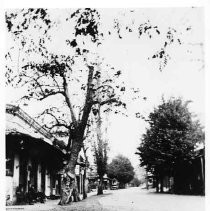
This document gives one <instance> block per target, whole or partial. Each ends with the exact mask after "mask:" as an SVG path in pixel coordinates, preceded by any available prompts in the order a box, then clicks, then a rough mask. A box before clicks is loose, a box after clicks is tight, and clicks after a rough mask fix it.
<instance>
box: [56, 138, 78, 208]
mask: <svg viewBox="0 0 210 211" xmlns="http://www.w3.org/2000/svg"><path fill="white" fill-rule="evenodd" d="M80 140H81V139H73V140H72V147H71V152H70V155H69V158H68V163H67V165H66V166H65V167H64V174H63V178H62V185H61V199H60V202H59V205H65V204H69V203H70V202H71V201H72V197H73V200H74V201H79V200H80V199H79V193H78V187H77V182H76V175H75V167H76V164H77V159H78V155H79V152H80V150H81V147H82V145H81V142H80Z"/></svg>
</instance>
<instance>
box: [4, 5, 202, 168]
mask: <svg viewBox="0 0 210 211" xmlns="http://www.w3.org/2000/svg"><path fill="white" fill-rule="evenodd" d="M127 10H128V9H127ZM125 11H126V9H120V10H119V9H99V12H100V13H101V20H102V23H103V24H102V26H101V27H104V28H103V29H105V30H109V29H110V27H112V25H111V23H112V22H111V20H112V19H113V17H115V16H116V15H118V17H119V16H121V17H122V18H123V20H124V22H122V24H126V23H130V22H132V21H133V20H134V21H135V23H136V25H138V24H140V23H142V22H144V21H147V20H149V21H150V22H151V23H152V24H154V25H158V26H159V27H160V29H161V32H163V35H162V34H161V36H155V38H154V39H149V38H148V37H146V36H143V38H141V39H139V38H138V36H135V35H134V34H132V33H131V34H129V35H128V34H126V32H125V31H122V35H123V36H124V37H125V38H124V39H118V37H117V36H112V37H109V38H105V40H104V42H103V44H102V45H101V46H100V47H99V49H98V53H99V54H100V55H101V56H102V57H104V58H105V60H106V62H108V63H109V64H111V65H112V66H114V67H115V68H116V69H120V70H122V73H123V74H122V77H123V79H124V81H125V84H126V89H127V90H130V89H131V88H132V87H134V88H138V89H139V90H140V94H141V96H142V98H143V97H146V98H147V100H143V99H141V100H139V101H138V102H136V101H133V100H132V98H131V93H130V92H129V91H128V92H126V93H127V94H126V98H125V101H126V103H127V108H128V109H127V113H128V117H125V116H120V115H110V117H109V120H108V123H107V124H108V130H107V133H108V134H107V136H108V140H109V146H110V152H109V157H110V160H111V159H112V158H113V157H114V156H115V155H117V154H123V155H125V156H127V157H128V158H129V159H130V160H131V162H132V164H133V165H134V166H136V165H138V164H139V160H138V157H137V156H136V155H135V152H136V148H137V147H138V145H139V143H140V137H141V135H142V134H143V133H144V132H145V128H146V126H147V125H146V123H145V122H144V121H143V120H141V119H137V118H135V113H136V112H140V113H141V114H142V115H144V116H145V117H147V116H148V114H149V113H150V112H152V110H153V109H154V107H155V106H157V105H158V104H160V103H161V97H162V96H164V97H165V98H166V99H167V98H169V97H172V96H173V97H182V98H183V99H184V100H192V103H191V104H190V106H189V109H190V111H191V112H193V113H195V114H197V116H198V119H199V120H200V121H201V123H202V124H203V125H204V123H205V122H204V117H205V106H204V105H205V73H204V68H203V64H204V62H203V59H204V49H203V46H202V43H203V42H204V17H203V9H202V8H189V7H188V8H164V9H163V8H162V9H161V8H153V9H149V8H147V9H136V10H135V11H134V12H132V13H131V15H129V16H128V17H126V16H124V13H125ZM55 15H57V18H58V19H59V18H63V17H62V16H59V15H58V14H57V12H56V11H55ZM168 27H174V28H176V29H177V31H178V32H179V33H178V36H180V37H181V39H182V40H183V44H182V45H179V44H178V43H175V44H174V45H171V47H170V48H169V50H168V52H169V55H170V57H171V59H170V60H169V62H168V64H167V65H166V67H165V68H164V69H163V71H160V70H159V63H158V61H157V60H151V59H148V58H149V57H151V56H152V55H153V54H154V53H155V52H156V51H157V50H159V49H160V48H161V46H162V45H163V43H164V41H165V37H164V36H165V34H164V33H166V31H167V29H168ZM187 27H191V30H189V32H187V31H186V30H185V29H186V28H187ZM65 29H66V27H65V26H64V25H61V28H60V29H59V31H56V32H54V36H55V37H54V38H55V42H54V45H53V46H52V50H58V51H63V50H64V47H63V46H62V45H64V43H63V44H62V42H61V40H62V39H63V38H64V37H65V36H67V33H66V34H63V33H62V32H63V31H65ZM62 30H63V31H62ZM63 40H64V39H63ZM23 91H24V90H20V89H19V90H17V89H15V90H14V89H13V88H7V89H6V92H7V97H6V102H7V103H10V102H13V103H14V102H15V100H17V99H18V98H19V96H21V95H22V94H23ZM42 106H44V105H42ZM42 108H43V107H41V106H39V105H38V104H36V105H35V106H33V107H25V108H23V109H24V110H25V111H26V112H28V113H29V114H30V115H32V116H35V115H36V113H37V112H39V111H40V110H41V109H42Z"/></svg>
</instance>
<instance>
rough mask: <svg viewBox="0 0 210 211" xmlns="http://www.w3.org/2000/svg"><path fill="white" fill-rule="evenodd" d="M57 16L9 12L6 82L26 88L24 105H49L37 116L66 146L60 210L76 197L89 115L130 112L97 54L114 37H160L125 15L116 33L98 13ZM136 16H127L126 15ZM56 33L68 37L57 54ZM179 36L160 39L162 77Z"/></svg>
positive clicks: (114, 73) (114, 74) (112, 72)
mask: <svg viewBox="0 0 210 211" xmlns="http://www.w3.org/2000/svg"><path fill="white" fill-rule="evenodd" d="M58 11H59V10H58ZM59 12H60V13H59ZM59 12H56V13H55V11H53V10H47V9H42V8H37V9H33V8H30V9H21V10H15V11H7V12H6V24H7V30H8V39H9V41H10V42H8V43H9V44H8V46H7V47H8V52H7V54H6V61H7V64H6V67H7V72H6V79H7V81H6V82H7V85H12V86H14V87H17V88H21V87H24V89H23V90H24V91H25V92H26V94H25V95H24V96H23V97H22V98H21V101H20V104H21V103H22V104H23V105H27V104H28V103H29V105H30V103H31V102H34V101H35V100H36V101H38V102H40V104H39V105H44V104H45V103H46V107H45V108H43V112H41V113H40V115H39V119H40V121H42V122H43V123H44V125H45V127H46V128H48V129H49V130H50V131H51V132H52V133H53V134H55V135H56V136H57V137H60V138H62V139H64V138H66V139H65V140H67V144H66V146H65V145H64V146H62V148H63V149H65V150H66V151H67V154H68V158H67V165H66V166H65V167H64V170H65V171H64V172H65V173H64V177H63V178H64V179H63V182H62V196H61V204H66V203H67V202H68V199H69V197H70V195H71V193H72V192H74V193H75V192H76V191H73V189H76V187H75V185H74V184H75V183H72V182H71V178H75V165H76V163H77V157H78V153H79V151H80V150H81V148H82V146H83V142H84V139H85V135H84V134H85V131H86V130H87V128H86V126H87V125H88V121H89V116H90V114H91V113H93V115H95V114H97V112H98V105H100V106H104V107H106V109H104V111H110V110H112V109H113V108H114V109H113V110H115V112H116V113H118V112H120V111H121V109H120V107H123V108H125V107H126V104H125V103H123V102H122V101H121V96H122V94H123V93H124V92H125V86H124V84H123V83H122V82H121V81H120V75H121V70H116V69H115V68H114V67H112V66H111V65H109V64H107V63H106V61H105V59H104V58H101V57H100V56H99V54H98V48H99V47H100V45H102V44H103V41H104V40H105V39H107V38H108V37H110V36H115V35H116V34H117V36H118V38H119V39H122V38H123V39H125V38H126V36H127V35H128V34H129V33H133V34H135V35H136V36H138V37H139V39H140V38H142V37H148V39H152V38H155V37H156V36H159V35H160V34H161V33H162V32H161V30H160V29H159V28H158V26H156V25H153V24H152V23H151V22H150V21H148V20H146V21H145V22H144V21H143V22H142V23H134V21H131V22H130V21H129V22H124V18H125V14H124V13H123V14H122V15H120V16H119V17H116V18H114V19H113V26H114V27H112V28H111V29H110V30H107V31H102V28H101V25H102V22H101V16H100V13H99V12H98V11H97V10H95V9H90V8H86V9H74V10H60V11H59ZM133 12H134V11H132V10H128V11H127V15H132V14H133ZM58 13H59V14H58ZM61 13H62V15H60V14H61ZM111 25H112V24H111ZM58 31H59V32H60V33H61V32H64V33H63V34H62V36H60V35H61V34H59V37H61V39H60V40H59V44H60V46H62V47H60V48H59V49H55V48H53V46H55V45H57V44H58V43H56V41H55V40H56V39H55V37H56V33H57V32H58ZM184 31H186V30H185V29H184ZM181 34H183V33H180V32H179V31H176V30H175V29H173V28H171V27H168V28H167V32H164V33H163V34H162V35H163V37H164V42H163V45H162V47H161V49H160V50H158V51H156V52H155V53H154V54H152V55H151V57H150V58H152V59H158V60H159V62H160V64H159V68H160V70H161V71H162V69H163V68H164V67H165V66H166V64H167V63H168V61H169V58H170V56H169V53H167V52H168V51H170V46H172V45H173V44H174V43H178V44H180V45H181V44H182V43H181V38H180V35H181ZM64 44H65V47H63V46H64ZM99 78H100V83H99V82H98V79H99ZM54 143H55V144H59V142H56V141H55V142H54ZM69 184H70V185H69Z"/></svg>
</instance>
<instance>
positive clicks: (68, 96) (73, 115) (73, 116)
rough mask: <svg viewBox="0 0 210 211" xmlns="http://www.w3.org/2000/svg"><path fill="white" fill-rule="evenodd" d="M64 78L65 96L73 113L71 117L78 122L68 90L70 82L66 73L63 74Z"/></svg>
mask: <svg viewBox="0 0 210 211" xmlns="http://www.w3.org/2000/svg"><path fill="white" fill-rule="evenodd" d="M62 78H63V87H64V97H65V100H66V103H67V105H68V107H69V109H70V113H71V119H72V121H73V122H76V121H77V120H76V117H75V114H74V110H73V108H72V105H71V101H70V95H69V92H68V84H67V81H66V78H65V76H64V75H62Z"/></svg>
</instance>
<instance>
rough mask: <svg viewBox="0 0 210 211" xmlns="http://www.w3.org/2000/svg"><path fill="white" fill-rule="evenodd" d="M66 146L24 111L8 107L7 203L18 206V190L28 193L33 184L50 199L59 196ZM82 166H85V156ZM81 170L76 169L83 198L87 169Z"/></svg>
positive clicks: (78, 166)
mask: <svg viewBox="0 0 210 211" xmlns="http://www.w3.org/2000/svg"><path fill="white" fill-rule="evenodd" d="M59 145H60V147H58V146H59ZM64 146H65V144H64V143H63V142H61V141H58V140H56V139H55V138H54V137H53V136H52V135H51V134H50V133H49V132H48V131H47V130H45V129H44V128H43V127H42V126H41V125H39V124H38V123H37V122H36V121H35V120H34V119H33V118H31V117H30V116H29V115H28V114H26V113H25V112H24V111H23V110H22V109H20V108H19V107H17V106H13V105H6V197H7V201H9V202H10V203H11V204H15V203H16V200H17V195H16V190H17V188H18V187H19V186H20V185H21V186H22V187H23V190H24V192H28V188H29V184H30V185H33V186H34V188H35V190H36V191H37V192H42V193H44V194H45V195H46V196H48V197H50V196H59V195H60V194H61V179H62V168H63V166H64V160H65V156H66V152H65V150H64ZM78 163H80V164H82V163H83V157H82V154H81V155H80V156H79V160H78ZM81 166H82V165H81ZM81 166H80V165H77V167H76V178H77V183H78V188H79V193H80V194H82V193H83V191H84V185H83V183H84V180H83V177H84V167H81Z"/></svg>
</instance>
